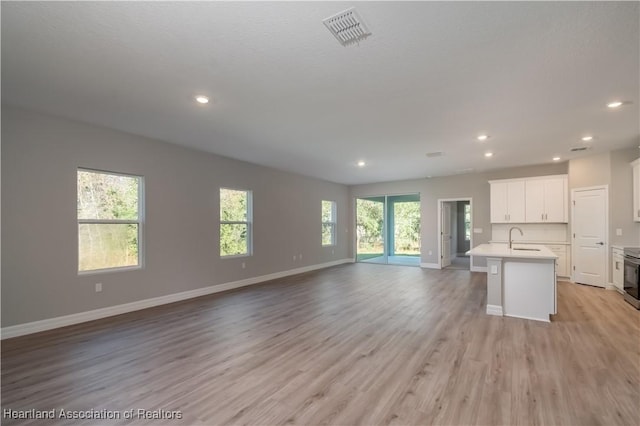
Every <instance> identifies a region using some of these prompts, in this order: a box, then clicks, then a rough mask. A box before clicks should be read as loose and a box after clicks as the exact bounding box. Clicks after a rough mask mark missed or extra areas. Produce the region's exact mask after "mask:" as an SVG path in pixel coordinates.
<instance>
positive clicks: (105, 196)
mask: <svg viewBox="0 0 640 426" xmlns="http://www.w3.org/2000/svg"><path fill="white" fill-rule="evenodd" d="M77 185H78V206H77V207H78V272H81V273H82V272H89V271H101V270H111V269H117V268H133V267H140V266H141V265H142V261H141V260H142V257H141V253H142V250H141V240H142V238H141V235H142V223H143V215H142V211H143V209H142V204H143V203H142V200H143V198H142V192H143V178H142V177H140V176H131V175H122V174H117V173H111V172H100V171H94V170H84V169H78V182H77Z"/></svg>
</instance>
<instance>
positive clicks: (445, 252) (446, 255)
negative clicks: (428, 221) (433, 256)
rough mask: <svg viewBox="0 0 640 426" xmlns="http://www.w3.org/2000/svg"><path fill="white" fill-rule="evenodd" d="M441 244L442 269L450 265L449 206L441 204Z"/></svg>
mask: <svg viewBox="0 0 640 426" xmlns="http://www.w3.org/2000/svg"><path fill="white" fill-rule="evenodd" d="M440 220H441V221H442V225H441V226H442V228H441V229H442V233H441V237H442V243H441V248H440V253H441V256H442V268H446V267H447V266H449V265H451V204H449V203H442V218H441V219H440Z"/></svg>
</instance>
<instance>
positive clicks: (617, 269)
mask: <svg viewBox="0 0 640 426" xmlns="http://www.w3.org/2000/svg"><path fill="white" fill-rule="evenodd" d="M611 269H612V274H611V275H612V281H613V286H614V287H615V288H616V290H618V291H619V292H620V293H624V290H623V286H624V254H623V251H622V249H620V248H617V247H613V248H611Z"/></svg>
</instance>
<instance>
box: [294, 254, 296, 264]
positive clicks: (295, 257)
mask: <svg viewBox="0 0 640 426" xmlns="http://www.w3.org/2000/svg"><path fill="white" fill-rule="evenodd" d="M293 261H294V262H295V261H296V255H295V254H294V255H293Z"/></svg>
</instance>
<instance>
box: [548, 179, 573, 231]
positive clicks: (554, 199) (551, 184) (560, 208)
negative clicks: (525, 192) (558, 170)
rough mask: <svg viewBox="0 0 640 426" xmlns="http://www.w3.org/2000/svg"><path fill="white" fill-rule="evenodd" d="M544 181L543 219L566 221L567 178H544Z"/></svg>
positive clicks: (567, 213)
mask: <svg viewBox="0 0 640 426" xmlns="http://www.w3.org/2000/svg"><path fill="white" fill-rule="evenodd" d="M543 183H544V221H545V222H558V223H562V222H568V220H567V218H568V216H569V212H568V210H569V207H568V203H567V201H568V200H567V180H566V179H565V178H553V179H545V180H543Z"/></svg>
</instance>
